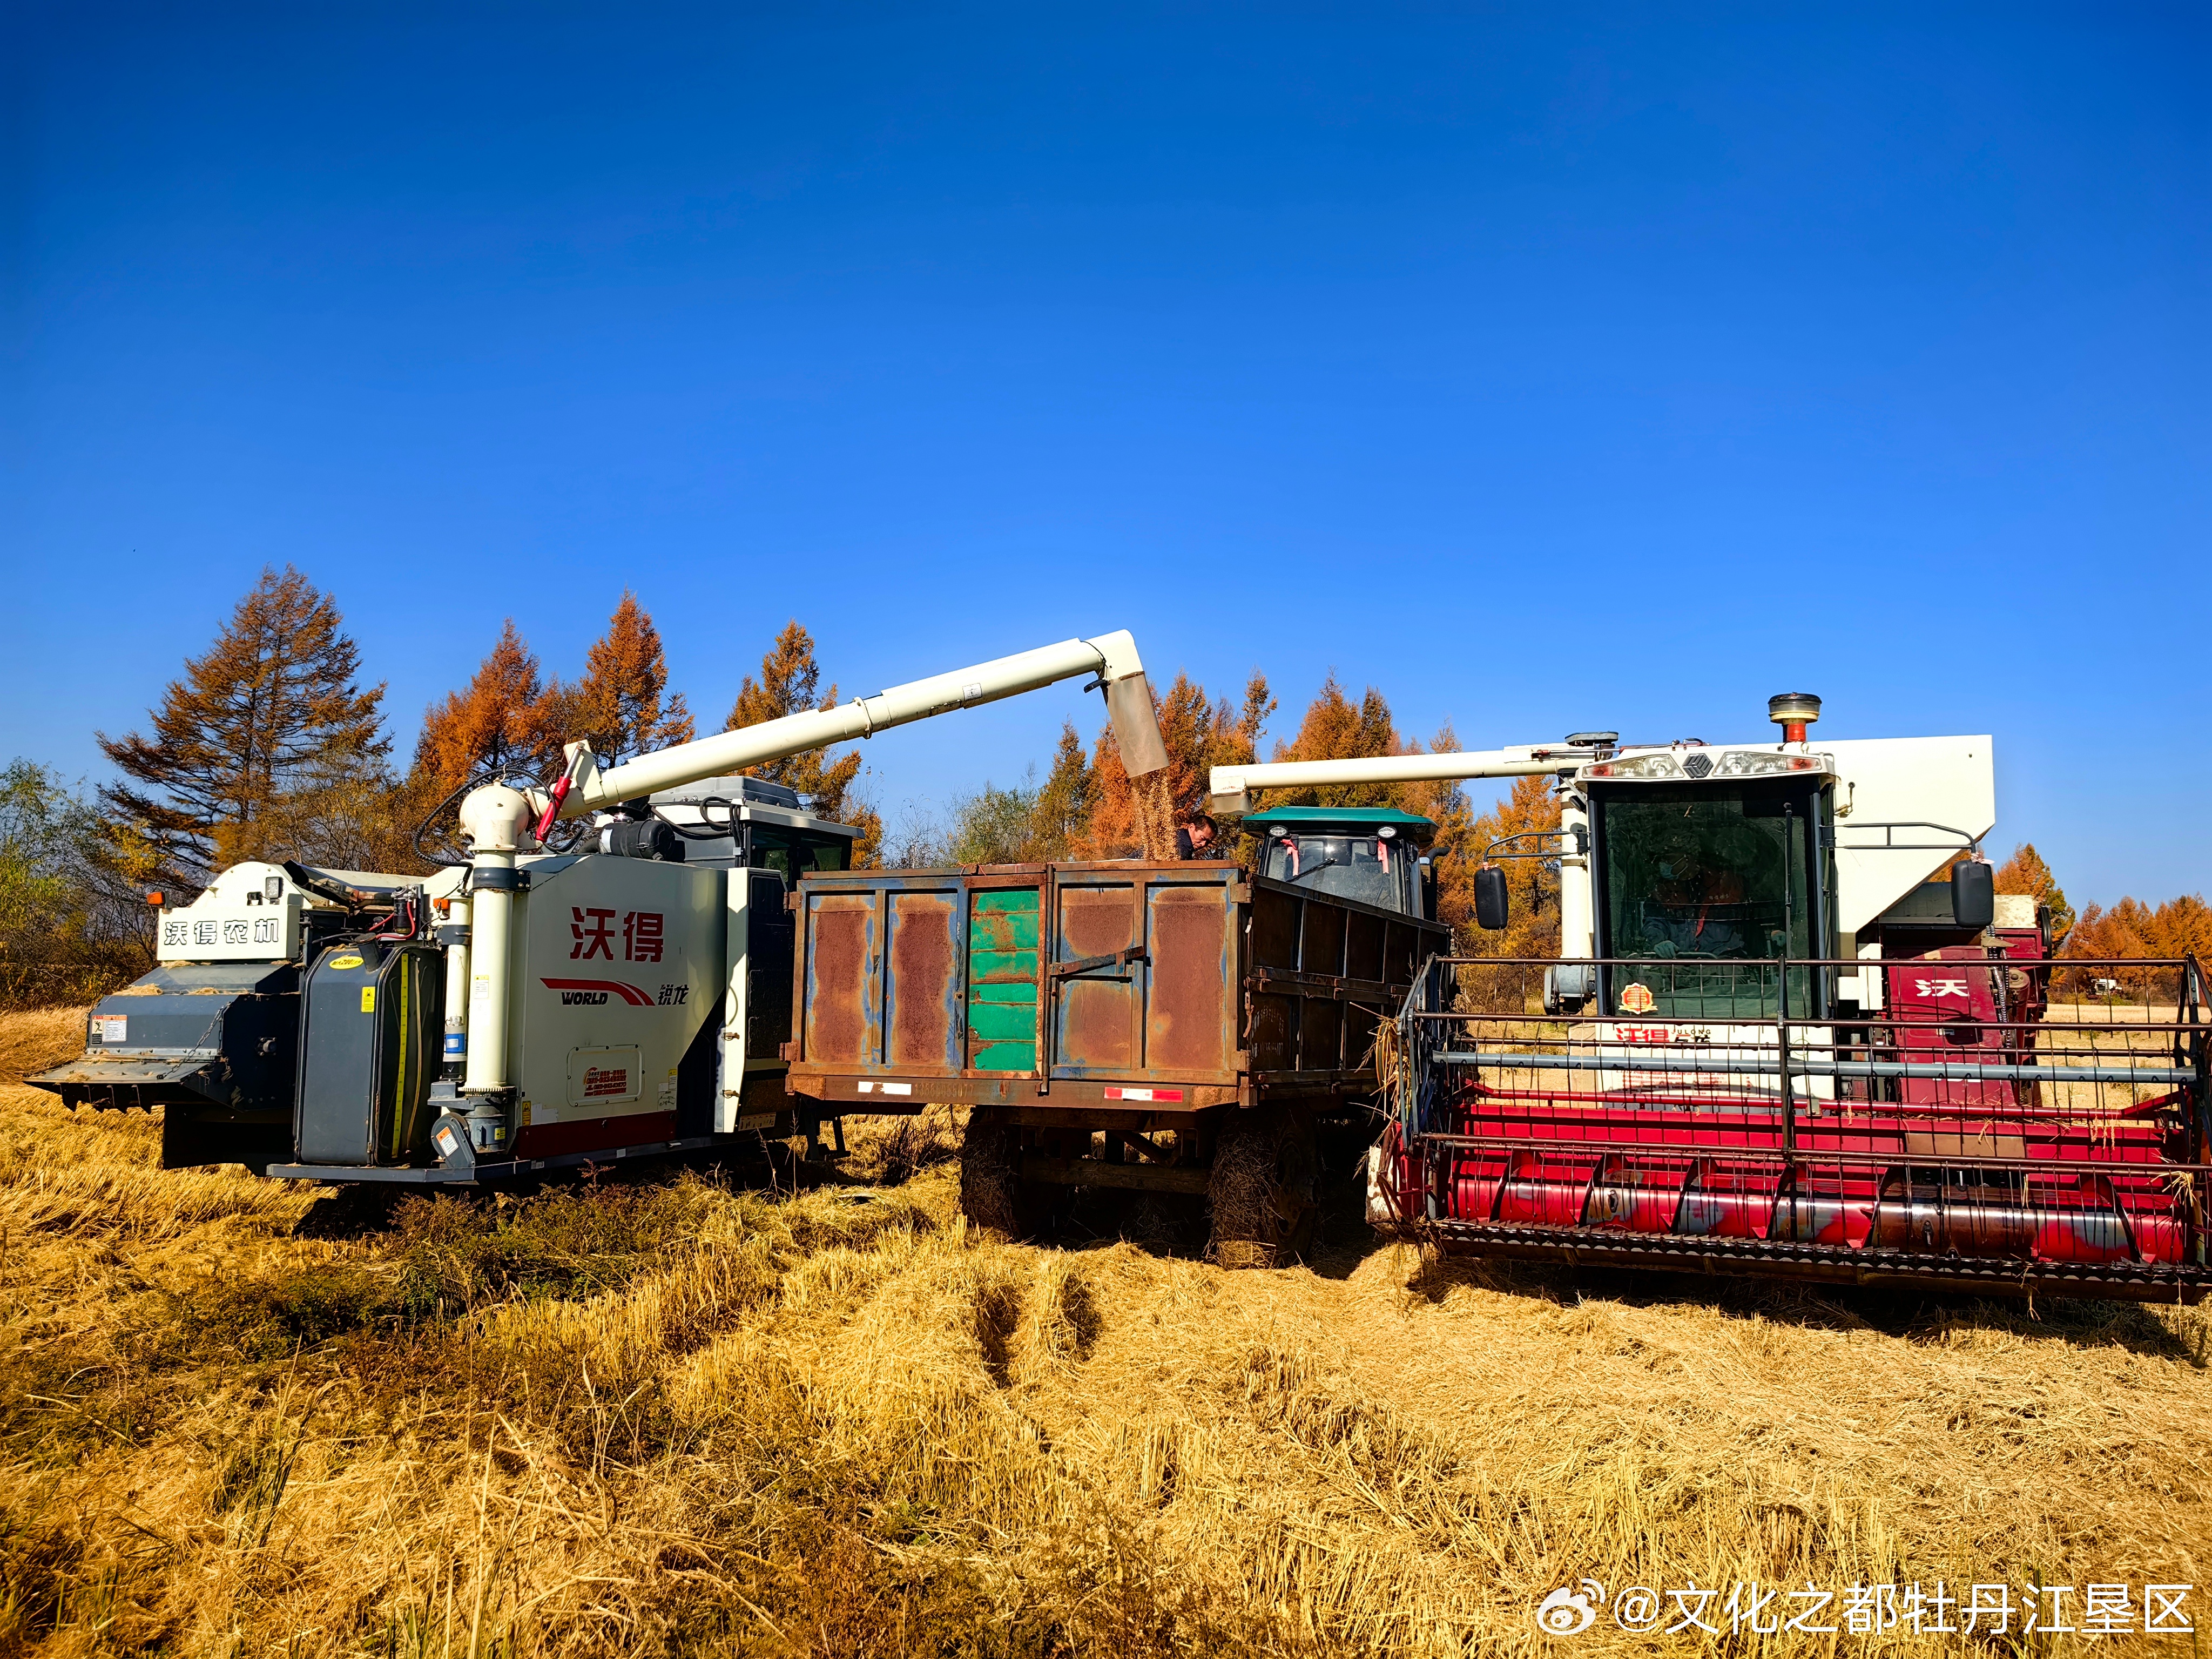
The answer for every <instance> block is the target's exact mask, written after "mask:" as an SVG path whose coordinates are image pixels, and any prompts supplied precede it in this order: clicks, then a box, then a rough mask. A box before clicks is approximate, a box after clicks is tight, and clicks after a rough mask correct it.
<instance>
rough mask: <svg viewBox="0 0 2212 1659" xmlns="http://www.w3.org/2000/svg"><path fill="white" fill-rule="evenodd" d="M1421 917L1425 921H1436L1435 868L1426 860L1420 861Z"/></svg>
mask: <svg viewBox="0 0 2212 1659" xmlns="http://www.w3.org/2000/svg"><path fill="white" fill-rule="evenodd" d="M1421 917H1422V920H1423V921H1435V920H1436V919H1437V866H1435V865H1433V864H1431V862H1430V861H1429V860H1426V859H1423V860H1421Z"/></svg>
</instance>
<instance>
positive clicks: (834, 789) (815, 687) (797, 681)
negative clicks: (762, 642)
mask: <svg viewBox="0 0 2212 1659" xmlns="http://www.w3.org/2000/svg"><path fill="white" fill-rule="evenodd" d="M821 685H822V670H821V667H820V665H818V664H817V663H816V661H815V660H814V636H813V635H811V634H809V633H808V632H807V631H806V630H805V629H804V628H802V627H800V626H799V620H798V618H797V617H793V619H792V620H791V621H790V622H788V623H785V624H784V627H783V631H782V632H781V633H780V634H778V635H776V636H775V644H774V645H773V646H771V647H769V650H768V653H767V654H766V655H764V656H763V657H762V659H761V672H760V678H759V679H757V680H756V679H754V678H753V677H752V676H751V675H750V674H748V675H746V676H745V678H744V682H743V683H742V684H739V686H738V700H737V702H735V703H734V704H733V705H732V707H731V709H730V718H729V719H728V720H726V721H725V722H724V723H723V726H722V729H723V730H724V731H726V732H735V731H738V730H740V729H741V728H743V727H744V726H758V725H760V724H762V723H763V721H767V720H781V719H782V718H783V717H784V716H785V715H787V714H802V713H804V712H805V711H806V710H809V709H814V708H835V707H836V703H837V688H836V685H834V684H833V685H831V686H830V688H829V690H828V691H827V692H826V693H823V692H821ZM817 693H819V694H820V695H818V696H817ZM750 775H751V776H753V777H757V778H761V779H763V780H765V781H768V782H769V783H780V784H781V785H783V786H784V787H786V788H787V789H793V790H796V791H797V792H798V793H799V799H802V800H804V801H805V802H806V803H807V804H808V806H809V809H810V810H811V811H812V812H813V813H814V815H815V816H816V817H823V818H828V819H829V820H831V821H832V822H833V823H849V824H852V825H854V827H855V828H857V829H859V830H860V840H859V842H856V843H855V844H854V848H853V863H854V868H855V869H863V870H865V869H872V868H873V867H874V866H875V865H876V863H877V861H878V859H880V858H881V856H882V854H883V841H884V821H883V819H882V817H880V816H879V815H878V813H877V811H876V810H875V809H874V808H873V807H872V806H870V805H868V804H867V803H866V801H865V800H864V799H861V798H860V795H859V793H857V791H855V789H854V782H855V781H856V780H857V779H858V778H859V777H860V752H859V751H858V750H848V751H847V752H846V753H845V754H843V755H842V756H840V757H838V758H836V760H832V759H830V758H829V755H828V754H827V753H826V752H825V751H824V750H819V749H810V750H807V751H806V752H805V754H803V755H793V756H791V757H788V758H787V759H784V760H780V761H769V762H767V763H764V764H763V765H760V766H756V767H754V768H752V769H751V770H750Z"/></svg>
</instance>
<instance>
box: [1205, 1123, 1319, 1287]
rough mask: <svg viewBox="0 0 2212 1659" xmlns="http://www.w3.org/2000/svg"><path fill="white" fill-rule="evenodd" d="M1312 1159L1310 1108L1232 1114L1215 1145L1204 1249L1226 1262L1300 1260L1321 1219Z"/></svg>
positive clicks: (1254, 1263)
mask: <svg viewBox="0 0 2212 1659" xmlns="http://www.w3.org/2000/svg"><path fill="white" fill-rule="evenodd" d="M1316 1165H1317V1159H1316V1155H1315V1148H1314V1126H1313V1115H1312V1114H1311V1113H1310V1112H1309V1111H1306V1110H1304V1109H1302V1108H1298V1107H1262V1108H1260V1109H1255V1110H1251V1111H1246V1112H1239V1113H1237V1115H1235V1116H1234V1117H1232V1118H1231V1120H1230V1121H1229V1122H1228V1123H1227V1124H1226V1125H1225V1127H1223V1129H1222V1131H1221V1135H1220V1138H1219V1139H1218V1140H1217V1141H1216V1142H1215V1143H1214V1149H1213V1171H1212V1178H1211V1180H1210V1181H1209V1182H1208V1184H1207V1188H1206V1204H1207V1206H1208V1207H1209V1208H1210V1209H1211V1210H1212V1217H1213V1236H1212V1243H1211V1244H1210V1245H1209V1246H1208V1247H1207V1253H1208V1254H1209V1255H1212V1258H1213V1260H1214V1261H1216V1262H1217V1263H1218V1264H1219V1265H1220V1266H1222V1267H1231V1268H1239V1267H1289V1266H1290V1265H1291V1263H1292V1262H1294V1261H1302V1260H1304V1257H1305V1256H1306V1255H1308V1254H1309V1253H1310V1251H1311V1250H1312V1249H1313V1245H1314V1236H1315V1233H1316V1230H1317V1228H1318V1225H1319V1222H1320V1219H1321V1209H1320V1206H1318V1205H1317V1204H1316V1202H1315V1200H1314V1176H1315V1173H1316Z"/></svg>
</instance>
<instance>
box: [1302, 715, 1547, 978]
mask: <svg viewBox="0 0 2212 1659" xmlns="http://www.w3.org/2000/svg"><path fill="white" fill-rule="evenodd" d="M1459 746H1460V745H1459V738H1458V735H1457V734H1456V733H1455V732H1454V731H1453V730H1452V728H1451V727H1450V726H1449V725H1447V726H1444V727H1443V730H1442V731H1440V732H1437V735H1436V738H1435V739H1434V740H1433V742H1432V743H1431V744H1430V745H1429V748H1428V749H1427V750H1424V749H1423V747H1422V745H1421V744H1419V743H1410V742H1407V741H1406V740H1405V739H1404V738H1401V736H1400V735H1399V732H1398V726H1397V721H1396V720H1395V717H1394V716H1393V715H1392V714H1391V713H1390V704H1389V700H1388V699H1386V698H1385V697H1384V696H1383V694H1382V692H1381V691H1379V690H1376V688H1375V687H1374V686H1371V685H1370V686H1369V687H1368V688H1367V690H1365V692H1364V694H1362V696H1361V697H1360V699H1359V701H1358V702H1357V703H1354V702H1352V699H1351V697H1350V696H1349V695H1347V694H1346V691H1345V689H1344V686H1343V684H1342V683H1341V682H1340V681H1339V680H1338V678H1336V676H1335V675H1334V674H1331V675H1329V677H1328V678H1327V679H1326V680H1324V681H1323V682H1322V688H1321V690H1320V691H1318V692H1317V693H1316V694H1315V696H1314V700H1313V701H1312V702H1310V703H1309V704H1307V705H1306V711H1305V715H1304V718H1303V719H1302V720H1300V721H1299V722H1298V730H1297V735H1296V736H1295V737H1293V738H1291V740H1290V741H1289V742H1288V743H1279V744H1276V745H1275V753H1274V758H1275V759H1276V760H1279V761H1290V760H1352V759H1361V758H1365V757H1378V756H1385V755H1419V754H1423V753H1427V752H1436V753H1446V752H1449V751H1452V750H1457V749H1458V747H1459ZM1262 804H1263V805H1278V806H1395V807H1396V808H1398V809H1399V810H1400V811H1406V812H1413V813H1417V814H1419V816H1420V817H1425V818H1427V819H1428V820H1430V821H1431V823H1434V824H1435V825H1436V826H1437V836H1436V842H1435V844H1434V845H1433V847H1432V848H1431V850H1430V857H1431V859H1432V860H1435V865H1436V870H1437V915H1438V917H1439V918H1440V919H1441V920H1442V921H1446V922H1448V923H1449V924H1450V926H1451V927H1452V931H1453V936H1454V939H1455V942H1456V946H1457V948H1460V949H1468V948H1471V939H1470V935H1471V934H1472V932H1473V927H1474V863H1473V858H1474V854H1476V853H1478V852H1480V850H1481V848H1482V845H1483V843H1484V842H1485V841H1486V840H1488V839H1490V836H1486V835H1485V834H1484V833H1483V831H1482V828H1481V825H1480V824H1479V823H1477V821H1476V819H1475V817H1474V809H1473V808H1472V806H1471V805H1469V803H1468V798H1467V792H1466V791H1465V790H1464V789H1462V788H1461V787H1459V785H1457V784H1456V783H1453V782H1450V781H1431V782H1417V783H1367V784H1337V785H1332V786H1330V787H1328V788H1313V789H1294V790H1269V791H1268V792H1267V800H1266V802H1264V803H1262ZM1553 822H1554V823H1556V822H1557V817H1556V809H1555V810H1554V817H1553ZM1554 912H1555V914H1556V900H1555V902H1554ZM1554 932H1555V933H1556V927H1555V929H1554Z"/></svg>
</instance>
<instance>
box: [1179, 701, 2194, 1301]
mask: <svg viewBox="0 0 2212 1659" xmlns="http://www.w3.org/2000/svg"><path fill="white" fill-rule="evenodd" d="M1769 712H1770V715H1771V718H1772V719H1773V720H1775V721H1776V722H1777V723H1778V724H1780V725H1781V726H1783V727H1784V740H1783V742H1782V743H1780V744H1706V743H1704V742H1702V741H1689V742H1680V743H1674V744H1627V745H1624V744H1620V742H1619V740H1618V738H1617V736H1616V734H1614V733H1612V732H1594V733H1583V734H1580V735H1578V736H1577V737H1574V738H1569V739H1567V740H1566V741H1565V744H1559V745H1552V746H1549V747H1546V746H1531V747H1528V748H1524V749H1516V750H1492V751H1490V752H1488V753H1485V754H1474V755H1450V754H1443V755H1424V756H1410V757H1382V758H1376V759H1364V760H1353V761H1321V762H1310V763H1285V764H1277V765H1255V766H1248V767H1241V768H1222V769H1217V770H1216V772H1215V774H1214V776H1213V789H1214V802H1213V804H1214V806H1215V809H1216V811H1219V812H1227V813H1231V814H1235V813H1237V812H1240V811H1243V809H1244V808H1245V807H1247V806H1248V805H1249V795H1248V793H1247V792H1248V791H1249V790H1251V789H1254V788H1261V787H1325V786H1343V785H1347V784H1361V783H1369V784H1374V783H1388V782H1396V781H1435V780H1455V779H1462V778H1477V777H1505V776H1516V775H1542V774H1550V775H1553V776H1555V777H1556V778H1557V779H1558V790H1559V802H1560V807H1561V812H1560V829H1559V830H1558V831H1556V832H1547V833H1546V834H1544V835H1541V836H1516V837H1511V838H1509V839H1508V840H1507V841H1505V842H1500V843H1498V844H1497V845H1494V846H1493V847H1492V848H1486V849H1483V850H1484V867H1483V868H1481V869H1480V871H1479V872H1477V875H1476V878H1475V884H1474V885H1475V902H1476V909H1477V916H1478V921H1479V924H1480V927H1483V928H1485V929H1488V930H1492V931H1496V930H1499V929H1502V928H1504V927H1506V926H1508V924H1509V922H1510V917H1509V915H1508V914H1507V905H1508V883H1507V881H1506V879H1505V872H1504V865H1505V863H1507V862H1509V861H1510V860H1514V859H1522V858H1536V859H1542V860H1547V862H1550V863H1552V864H1554V865H1556V866H1557V868H1558V871H1559V908H1560V917H1561V945H1560V950H1561V954H1560V955H1559V957H1552V958H1530V957H1518V958H1509V957H1502V956H1482V957H1450V956H1439V957H1437V958H1435V959H1433V960H1432V961H1431V962H1430V963H1428V964H1427V965H1426V966H1425V968H1423V969H1422V970H1421V971H1420V973H1419V976H1418V980H1417V982H1416V984H1415V985H1414V987H1413V991H1412V993H1411V994H1410V995H1409V996H1408V997H1407V999H1406V1000H1405V1002H1404V1005H1403V1006H1402V1008H1401V1010H1400V1011H1399V1012H1398V1014H1397V1017H1396V1019H1395V1029H1394V1030H1392V1032H1391V1033H1390V1034H1389V1037H1388V1039H1386V1040H1385V1041H1384V1042H1381V1043H1380V1044H1378V1055H1379V1058H1380V1064H1381V1069H1382V1071H1383V1074H1384V1075H1383V1084H1384V1089H1383V1105H1384V1108H1385V1110H1386V1113H1387V1124H1386V1127H1385V1132H1384V1134H1383V1140H1382V1142H1381V1144H1380V1145H1379V1146H1377V1147H1376V1149H1375V1151H1374V1152H1373V1154H1372V1155H1371V1157H1370V1214H1371V1215H1373V1216H1374V1217H1375V1218H1377V1219H1378V1220H1382V1221H1383V1222H1385V1223H1389V1224H1395V1225H1400V1226H1402V1227H1405V1228H1407V1229H1408V1230H1410V1231H1414V1232H1417V1233H1419V1234H1420V1235H1421V1236H1423V1237H1427V1238H1430V1239H1432V1240H1434V1241H1436V1242H1437V1243H1440V1244H1443V1245H1444V1246H1445V1247H1447V1248H1451V1249H1460V1250H1464V1251H1468V1252H1470V1253H1474V1254H1480V1255H1494V1256H1513V1257H1525V1258H1534V1259H1549V1260H1555V1261H1571V1262H1578V1263H1585V1264H1587V1263H1607V1264H1613V1265H1619V1266H1626V1267H1658V1268H1675V1269H1688V1270H1691V1271H1699V1272H1707V1273H1712V1272H1723V1273H1754V1274H1763V1275H1770V1276H1782V1277H1795V1278H1804V1279H1820V1280H1831V1281H1844V1282H1857V1283H1893V1284H1899V1283H1905V1284H1918V1285H1924V1286H1928V1287H1931V1288H1943V1289H1954V1290H1957V1289H1965V1290H1976V1291H2008V1292H2015V1293H2017V1292H2033V1291H2038V1290H2041V1291H2045V1292H2048V1293H2057V1294H2072V1295H2097V1296H2108V1297H2131V1298H2142V1299H2160V1300H2166V1299H2183V1300H2192V1301H2193V1300H2196V1299H2198V1298H2200V1297H2203V1294H2204V1293H2205V1291H2206V1290H2207V1289H2208V1287H2212V1270H2208V1266H2207V1246H2208V1243H2209V1242H2212V1229H2208V1217H2207V1211H2206V1197H2205V1194H2206V1192H2207V1187H2206V1178H2207V1176H2208V1173H2212V1168H2209V1167H2208V1156H2209V1155H2212V1115H2208V1114H2212V1087H2208V1046H2212V1032H2208V1029H2207V1024H2206V1022H2207V1016H2208V1010H2207V1001H2206V992H2205V983H2204V976H2203V969H2202V968H2201V966H2200V965H2199V964H2198V963H2197V962H2196V961H2195V960H2194V959H2193V958H2184V959H2179V960H2172V961H2126V962H2098V961H2090V960H2087V959H2083V958H2077V957H2060V958H2057V959H2053V958H2052V957H2051V955H2050V943H2051V941H2050V939H2049V936H2048V931H2047V929H2048V923H2049V918H2048V916H2047V915H2044V914H2042V913H2039V911H2038V909H2037V908H2036V905H2035V902H2034V901H2033V899H2031V898H2024V897H2017V896H1999V895H1996V893H1994V891H1993V884H1992V881H1991V871H1990V866H1989V865H1988V864H1987V863H1986V862H1984V861H1982V860H1981V858H1980V852H1979V848H1980V842H1981V839H1982V837H1983V836H1986V835H1987V834H1988V833H1989V831H1990V829H1991V828H1992V827H1993V825H1994V823H1995V818H1996V809H1995V789H1994V771H1993V766H1992V760H1991V752H1990V750H1991V745H1990V739H1989V738H1986V737H1971V738H1905V739H1889V740H1874V741H1861V742H1836V743H1830V744H1822V745H1821V746H1820V748H1818V749H1815V748H1814V747H1813V746H1812V745H1811V744H1809V743H1808V741H1807V729H1808V726H1809V724H1810V722H1811V721H1813V720H1816V719H1817V718H1818V717H1819V712H1820V702H1819V699H1817V698H1814V697H1809V696H1802V695H1798V696H1784V697H1777V698H1775V699H1774V700H1773V701H1772V702H1771V704H1770V706H1769ZM1295 828H1296V826H1295V825H1291V824H1285V825H1283V826H1279V828H1277V829H1270V830H1269V832H1268V833H1269V835H1270V836H1280V837H1281V838H1282V839H1284V841H1285V847H1286V848H1287V849H1288V852H1289V856H1290V857H1291V859H1292V860H1297V859H1298V858H1299V856H1300V851H1301V849H1299V848H1297V847H1296V846H1295V845H1293V844H1292V842H1291V832H1292V831H1294V829H1295ZM1957 854H1966V855H1967V858H1966V861H1965V862H1963V863H1960V864H1958V865H1957V866H1955V867H1954V869H1953V870H1952V871H1951V872H1950V878H1949V879H1948V880H1945V881H1929V880H1925V879H1923V878H1924V877H1925V875H1926V874H1927V872H1928V871H1929V868H1930V867H1931V866H1935V865H1937V864H1938V863H1940V862H1945V861H1948V860H1949V859H1950V858H1951V857H1954V856H1955V855H1957ZM1303 856H1304V863H1305V865H1306V866H1308V867H1309V868H1311V867H1314V866H1315V865H1316V860H1327V859H1330V858H1341V859H1342V860H1344V866H1343V869H1344V878H1346V879H1350V878H1353V877H1354V876H1355V875H1356V873H1357V871H1356V866H1357V864H1358V848H1357V847H1356V846H1354V845H1352V844H1351V843H1349V842H1347V843H1346V845H1345V846H1344V847H1343V848H1339V849H1336V850H1335V851H1334V852H1332V851H1331V850H1329V849H1328V848H1327V847H1326V846H1323V847H1321V848H1306V849H1304V852H1303ZM1329 878H1330V877H1329V872H1328V870H1327V869H1325V868H1324V869H1322V871H1321V872H1320V873H1319V874H1317V875H1316V878H1315V879H1316V881H1319V882H1322V883H1326V882H1327V881H1328V879H1329Z"/></svg>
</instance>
